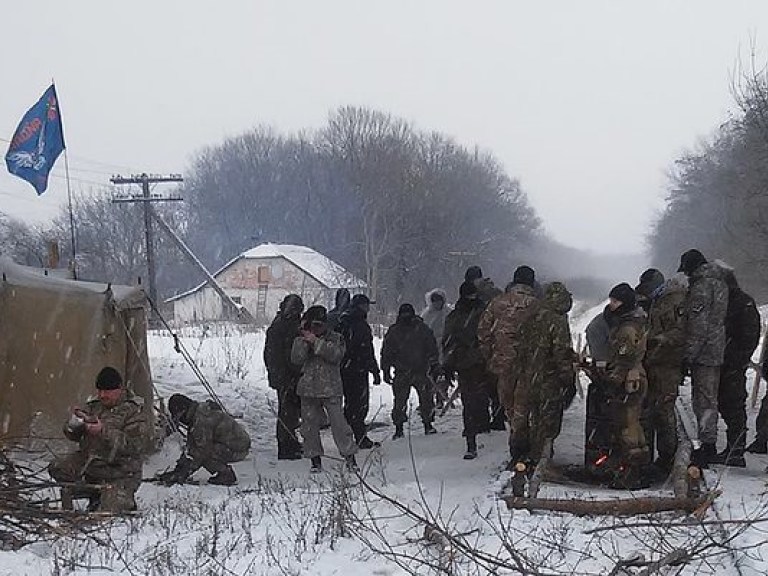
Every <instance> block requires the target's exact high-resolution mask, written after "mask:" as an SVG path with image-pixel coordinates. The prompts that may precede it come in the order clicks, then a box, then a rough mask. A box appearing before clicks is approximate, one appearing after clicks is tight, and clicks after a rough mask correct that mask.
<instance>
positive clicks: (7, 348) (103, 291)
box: [0, 257, 153, 444]
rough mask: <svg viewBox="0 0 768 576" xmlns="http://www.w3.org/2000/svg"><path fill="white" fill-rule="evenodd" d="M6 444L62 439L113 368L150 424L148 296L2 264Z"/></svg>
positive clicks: (1, 383)
mask: <svg viewBox="0 0 768 576" xmlns="http://www.w3.org/2000/svg"><path fill="white" fill-rule="evenodd" d="M0 272H1V273H2V279H1V280H0V444H7V443H17V442H26V441H27V440H35V439H56V438H60V437H61V427H62V424H63V423H64V421H65V420H66V418H67V416H68V413H69V408H70V406H73V405H78V404H82V403H83V402H85V400H86V399H87V398H88V397H89V396H90V395H92V394H93V393H94V382H95V380H96V375H97V374H98V373H99V371H100V370H101V369H102V368H103V367H104V366H113V367H114V368H116V369H117V370H119V371H120V373H121V374H122V375H123V379H124V380H125V381H126V384H127V386H128V387H129V388H130V389H132V390H133V391H134V392H135V393H136V394H138V395H139V396H141V397H142V398H144V400H145V410H147V412H148V415H150V416H151V411H152V400H153V397H152V378H151V373H150V368H149V358H148V354H147V335H146V331H147V322H146V312H145V308H144V306H145V301H146V298H145V296H144V293H143V292H142V291H141V290H140V289H138V288H135V287H130V286H117V285H107V284H102V283H96V282H83V281H77V280H69V279H64V278H58V277H54V276H53V275H50V276H49V275H46V272H45V270H43V269H38V268H30V267H27V266H21V265H19V264H16V263H14V262H13V261H11V260H9V259H7V258H2V257H0Z"/></svg>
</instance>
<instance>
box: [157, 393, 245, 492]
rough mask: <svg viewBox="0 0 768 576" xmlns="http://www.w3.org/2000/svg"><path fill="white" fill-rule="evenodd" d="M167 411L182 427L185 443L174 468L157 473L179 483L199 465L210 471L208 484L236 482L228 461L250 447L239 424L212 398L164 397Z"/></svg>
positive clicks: (240, 458) (173, 482)
mask: <svg viewBox="0 0 768 576" xmlns="http://www.w3.org/2000/svg"><path fill="white" fill-rule="evenodd" d="M168 411H169V412H170V413H171V417H172V418H173V420H174V422H176V423H177V424H179V425H181V426H183V427H184V428H186V430H187V446H186V451H185V452H186V454H182V456H181V458H179V460H178V462H177V463H176V468H175V469H174V470H172V471H171V472H169V473H166V474H163V475H161V480H162V481H164V482H165V483H166V484H175V483H179V484H181V483H183V482H184V481H185V480H186V479H187V478H189V477H190V476H191V475H192V474H194V473H195V472H196V471H197V470H198V469H199V468H201V467H203V468H205V469H206V470H207V471H208V472H210V473H211V474H213V476H211V477H210V478H209V479H208V484H218V485H221V486H233V485H234V484H236V483H237V476H236V475H235V471H234V470H233V469H232V466H230V464H231V463H232V462H240V461H241V460H244V459H245V457H246V456H247V455H248V451H249V450H250V449H251V438H250V436H249V435H248V432H246V431H245V429H244V428H243V426H242V425H241V424H240V423H239V422H237V420H235V419H234V418H233V417H232V416H230V415H229V414H227V413H226V412H225V411H224V410H223V408H222V407H221V406H220V405H219V404H217V403H216V402H214V401H212V400H207V401H205V402H196V401H194V400H192V399H191V398H188V397H187V396H184V395H183V394H174V395H173V396H171V397H170V398H169V399H168Z"/></svg>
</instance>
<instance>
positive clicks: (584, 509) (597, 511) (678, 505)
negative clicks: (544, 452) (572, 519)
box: [502, 496, 711, 516]
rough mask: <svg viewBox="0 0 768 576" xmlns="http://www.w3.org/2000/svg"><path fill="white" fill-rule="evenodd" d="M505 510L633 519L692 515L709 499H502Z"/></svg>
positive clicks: (511, 497) (707, 497) (704, 497)
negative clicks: (685, 513)
mask: <svg viewBox="0 0 768 576" xmlns="http://www.w3.org/2000/svg"><path fill="white" fill-rule="evenodd" d="M502 499H503V500H504V501H505V502H506V503H507V508H508V509H509V510H529V511H532V510H548V511H553V512H568V513H569V514H574V515H576V516H637V515H640V514H656V513H658V512H671V511H682V512H687V513H689V514H690V513H693V512H696V511H697V510H699V509H700V508H701V507H702V506H703V505H709V503H711V498H710V497H709V496H703V497H701V498H677V497H661V498H659V497H649V496H645V497H638V498H617V499H614V500H576V499H571V500H562V499H551V500H550V499H544V498H517V497H515V496H504V497H503V498H502Z"/></svg>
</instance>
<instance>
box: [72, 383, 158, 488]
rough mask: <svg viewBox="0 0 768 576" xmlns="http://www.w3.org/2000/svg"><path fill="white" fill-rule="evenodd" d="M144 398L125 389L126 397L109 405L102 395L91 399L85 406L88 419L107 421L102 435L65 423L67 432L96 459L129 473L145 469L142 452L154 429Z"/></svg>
mask: <svg viewBox="0 0 768 576" xmlns="http://www.w3.org/2000/svg"><path fill="white" fill-rule="evenodd" d="M143 408H144V399H143V398H141V397H140V396H136V395H135V394H133V392H131V391H130V390H125V391H124V393H123V397H122V399H121V400H120V401H119V402H118V404H117V405H116V406H114V407H112V408H107V407H106V406H104V405H103V404H102V403H101V400H99V399H98V398H89V399H88V401H87V402H86V405H85V407H84V408H83V409H82V410H83V412H84V413H85V414H86V415H87V420H91V419H93V420H95V419H96V418H98V419H99V420H100V421H101V423H102V424H103V429H102V432H101V434H98V435H91V434H86V433H85V428H84V427H81V428H76V429H72V428H70V427H69V426H68V425H65V426H64V435H65V436H66V437H67V438H68V439H69V440H72V441H73V442H78V443H79V444H80V450H81V451H82V452H84V453H86V454H87V455H88V457H89V458H90V459H91V460H92V461H94V462H95V461H101V462H103V463H104V464H106V465H108V466H110V467H112V468H118V469H120V470H123V471H124V472H125V473H126V474H136V473H138V472H141V463H142V453H143V452H144V449H145V448H146V445H147V435H148V434H149V432H150V429H149V424H148V422H147V418H146V415H145V414H144V411H143Z"/></svg>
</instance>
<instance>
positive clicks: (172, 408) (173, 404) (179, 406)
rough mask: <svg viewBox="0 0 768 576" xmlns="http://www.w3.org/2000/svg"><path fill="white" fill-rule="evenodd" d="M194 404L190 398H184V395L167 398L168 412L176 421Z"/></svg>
mask: <svg viewBox="0 0 768 576" xmlns="http://www.w3.org/2000/svg"><path fill="white" fill-rule="evenodd" d="M194 403H195V401H194V400H192V398H189V397H188V396H184V394H174V395H173V396H171V397H170V398H168V412H170V413H171V418H173V419H174V420H178V419H179V418H181V417H182V416H183V415H184V414H185V413H186V412H187V410H189V407H190V406H192V404H194Z"/></svg>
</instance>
